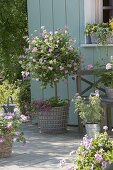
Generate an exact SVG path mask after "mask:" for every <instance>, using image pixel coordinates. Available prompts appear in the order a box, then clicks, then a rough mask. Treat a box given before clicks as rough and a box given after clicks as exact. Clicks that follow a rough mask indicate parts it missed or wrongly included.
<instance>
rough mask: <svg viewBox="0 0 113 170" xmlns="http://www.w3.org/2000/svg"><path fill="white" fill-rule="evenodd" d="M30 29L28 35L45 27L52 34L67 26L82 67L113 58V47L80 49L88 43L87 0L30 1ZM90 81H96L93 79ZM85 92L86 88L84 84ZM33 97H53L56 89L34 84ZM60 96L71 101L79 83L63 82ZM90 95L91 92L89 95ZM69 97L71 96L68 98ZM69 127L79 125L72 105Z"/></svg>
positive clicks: (70, 80) (59, 89)
mask: <svg viewBox="0 0 113 170" xmlns="http://www.w3.org/2000/svg"><path fill="white" fill-rule="evenodd" d="M28 18H29V19H28V22H29V23H28V26H29V35H30V34H32V33H33V32H34V30H36V29H38V30H40V27H41V26H45V27H46V28H47V29H48V30H49V31H53V30H56V29H58V28H64V27H65V26H67V27H68V28H69V32H70V34H71V36H72V37H73V38H74V39H76V40H77V42H76V46H77V47H79V48H80V55H81V57H82V58H83V60H84V64H83V67H84V68H86V67H87V65H88V64H95V63H96V62H97V61H98V59H99V58H106V59H107V60H108V61H109V60H110V56H111V55H113V47H81V44H84V43H85V35H84V27H85V23H84V0H28ZM88 79H90V80H91V81H95V77H94V76H89V77H88ZM82 86H83V88H84V87H86V84H82ZM31 89H32V90H31V93H32V98H33V99H37V98H38V99H40V98H48V97H51V96H53V95H54V89H53V88H51V87H49V86H48V87H47V88H46V90H44V91H42V90H41V89H40V82H37V81H32V83H31ZM58 92H59V95H60V96H61V98H68V97H69V99H70V101H71V99H72V98H73V96H74V95H75V93H76V83H75V81H74V80H72V78H71V76H70V77H69V79H68V84H67V81H66V80H65V81H60V83H59V85H58ZM89 92H91V91H89ZM68 93H69V94H68ZM69 124H74V125H76V124H78V120H77V115H76V114H74V105H73V103H72V102H71V104H70V114H69Z"/></svg>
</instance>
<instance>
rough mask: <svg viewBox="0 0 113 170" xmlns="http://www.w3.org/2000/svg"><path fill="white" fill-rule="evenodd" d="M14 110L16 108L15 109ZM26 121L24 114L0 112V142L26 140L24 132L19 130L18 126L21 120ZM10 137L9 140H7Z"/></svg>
mask: <svg viewBox="0 0 113 170" xmlns="http://www.w3.org/2000/svg"><path fill="white" fill-rule="evenodd" d="M15 110H16V109H15ZM25 121H27V117H26V116H24V115H19V114H16V112H15V111H14V112H13V113H5V114H4V113H0V144H2V143H3V142H11V143H12V142H13V141H15V140H16V141H17V142H20V141H22V142H23V143H25V142H26V140H25V137H24V133H23V132H21V130H20V126H21V124H22V122H25ZM9 139H10V141H8V140H9Z"/></svg>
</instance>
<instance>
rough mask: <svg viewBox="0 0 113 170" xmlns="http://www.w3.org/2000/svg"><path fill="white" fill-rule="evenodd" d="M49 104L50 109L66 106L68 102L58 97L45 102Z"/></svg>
mask: <svg viewBox="0 0 113 170" xmlns="http://www.w3.org/2000/svg"><path fill="white" fill-rule="evenodd" d="M46 101H48V102H49V104H50V105H51V107H59V106H65V105H68V103H69V100H67V99H64V100H63V99H60V98H59V97H51V98H50V99H48V100H46Z"/></svg>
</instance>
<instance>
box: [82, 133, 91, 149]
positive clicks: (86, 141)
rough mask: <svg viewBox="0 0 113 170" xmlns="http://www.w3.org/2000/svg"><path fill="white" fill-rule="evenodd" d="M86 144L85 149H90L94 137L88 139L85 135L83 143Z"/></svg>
mask: <svg viewBox="0 0 113 170" xmlns="http://www.w3.org/2000/svg"><path fill="white" fill-rule="evenodd" d="M82 144H83V145H84V146H85V149H87V150H89V149H90V148H91V146H92V139H88V137H87V136H85V137H83V143H82Z"/></svg>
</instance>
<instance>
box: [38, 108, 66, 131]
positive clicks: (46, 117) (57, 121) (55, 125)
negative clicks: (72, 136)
mask: <svg viewBox="0 0 113 170" xmlns="http://www.w3.org/2000/svg"><path fill="white" fill-rule="evenodd" d="M68 112H69V106H61V107H52V109H51V110H50V111H49V112H48V113H44V112H40V113H39V114H38V127H39V128H40V132H41V133H50V134H57V133H65V132H66V131H67V119H68Z"/></svg>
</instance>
